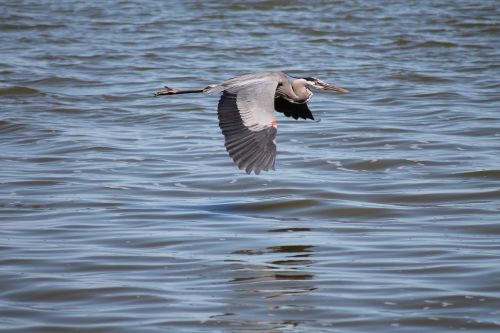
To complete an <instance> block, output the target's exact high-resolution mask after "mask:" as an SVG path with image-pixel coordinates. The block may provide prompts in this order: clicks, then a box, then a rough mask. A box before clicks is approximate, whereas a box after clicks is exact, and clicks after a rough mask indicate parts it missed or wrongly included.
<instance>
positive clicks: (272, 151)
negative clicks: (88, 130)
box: [155, 72, 349, 175]
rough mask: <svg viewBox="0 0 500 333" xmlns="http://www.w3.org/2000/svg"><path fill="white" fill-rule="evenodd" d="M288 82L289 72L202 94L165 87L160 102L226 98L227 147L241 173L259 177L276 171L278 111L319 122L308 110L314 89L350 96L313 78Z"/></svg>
mask: <svg viewBox="0 0 500 333" xmlns="http://www.w3.org/2000/svg"><path fill="white" fill-rule="evenodd" d="M288 77H289V75H288V74H286V73H284V72H263V73H256V74H246V75H242V76H238V77H235V78H232V79H229V80H226V81H224V82H222V83H219V84H213V85H209V86H207V87H205V88H202V89H191V90H177V89H173V88H169V87H165V89H162V90H160V91H158V92H156V93H155V96H161V95H179V94H191V93H208V94H215V93H222V96H221V98H220V100H219V105H218V107H217V113H218V116H219V126H220V128H221V130H222V134H223V135H224V138H225V147H226V149H227V151H228V153H229V156H231V157H232V159H233V160H234V162H235V163H236V165H237V166H238V167H239V168H240V169H245V171H246V172H247V173H248V174H250V173H251V172H254V173H255V174H257V175H258V174H259V173H260V172H261V171H262V170H265V171H268V170H269V169H273V170H274V165H275V161H276V140H275V139H276V133H277V129H278V122H277V121H276V118H275V111H278V112H281V113H283V114H284V115H285V116H287V117H292V118H294V119H298V118H303V119H312V120H314V117H313V115H312V113H311V110H309V107H308V106H307V102H308V101H309V100H310V99H311V97H312V95H313V93H312V91H311V90H312V89H317V90H330V91H335V92H338V93H347V92H349V91H348V90H347V89H344V88H341V87H338V86H335V85H333V84H328V83H326V82H323V81H321V80H319V79H316V78H313V77H303V78H295V77H292V79H293V80H292V81H291V82H290V81H289V79H288Z"/></svg>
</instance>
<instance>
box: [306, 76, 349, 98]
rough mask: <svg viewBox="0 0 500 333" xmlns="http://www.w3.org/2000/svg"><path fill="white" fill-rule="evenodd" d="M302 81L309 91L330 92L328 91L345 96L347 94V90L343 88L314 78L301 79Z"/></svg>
mask: <svg viewBox="0 0 500 333" xmlns="http://www.w3.org/2000/svg"><path fill="white" fill-rule="evenodd" d="M302 79H303V80H305V81H306V82H305V83H306V86H307V87H308V88H309V89H311V88H312V89H318V90H330V91H335V92H338V93H341V94H346V93H348V92H349V90H347V89H345V88H341V87H338V86H336V85H333V84H330V83H326V82H324V81H321V80H320V79H317V78H314V77H303V78H302Z"/></svg>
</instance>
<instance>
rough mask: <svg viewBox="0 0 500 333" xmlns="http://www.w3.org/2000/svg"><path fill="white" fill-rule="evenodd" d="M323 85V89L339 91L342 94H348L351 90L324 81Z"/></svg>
mask: <svg viewBox="0 0 500 333" xmlns="http://www.w3.org/2000/svg"><path fill="white" fill-rule="evenodd" d="M322 87H323V90H330V91H335V92H338V93H340V94H347V93H348V92H349V90H347V89H345V88H342V87H339V86H335V85H333V84H329V83H323V84H322Z"/></svg>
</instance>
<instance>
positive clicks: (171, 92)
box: [154, 86, 177, 96]
mask: <svg viewBox="0 0 500 333" xmlns="http://www.w3.org/2000/svg"><path fill="white" fill-rule="evenodd" d="M174 94H177V90H175V89H173V88H169V87H167V86H165V89H162V90H158V91H157V92H155V94H154V95H155V96H160V95H174Z"/></svg>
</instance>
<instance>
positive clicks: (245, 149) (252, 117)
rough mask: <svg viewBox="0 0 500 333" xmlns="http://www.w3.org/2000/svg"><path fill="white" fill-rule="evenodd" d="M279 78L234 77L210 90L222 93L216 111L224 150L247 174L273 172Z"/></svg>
mask: <svg viewBox="0 0 500 333" xmlns="http://www.w3.org/2000/svg"><path fill="white" fill-rule="evenodd" d="M280 79H281V75H280V73H274V72H270V73H262V74H256V75H246V76H243V77H240V78H234V79H231V80H228V81H226V82H223V83H222V84H221V85H219V86H217V87H214V90H213V91H217V90H221V91H222V92H223V93H222V96H221V98H220V101H219V106H218V110H217V111H218V115H219V126H220V128H221V130H222V134H224V138H225V146H226V149H227V151H228V153H229V156H231V157H232V158H233V160H234V162H235V163H236V165H238V167H239V168H240V169H245V171H246V172H247V173H251V172H252V171H253V172H255V174H259V173H260V171H261V170H266V171H267V170H269V169H274V164H275V160H276V142H275V139H276V133H277V125H276V119H275V117H274V95H275V93H276V87H277V86H278V83H279V81H280ZM209 92H212V91H209Z"/></svg>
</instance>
